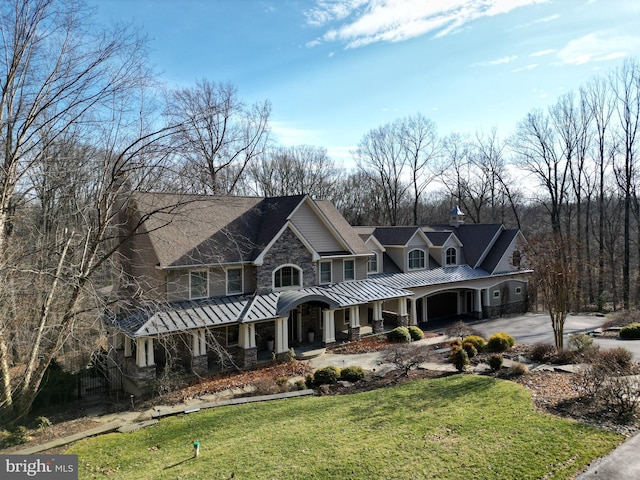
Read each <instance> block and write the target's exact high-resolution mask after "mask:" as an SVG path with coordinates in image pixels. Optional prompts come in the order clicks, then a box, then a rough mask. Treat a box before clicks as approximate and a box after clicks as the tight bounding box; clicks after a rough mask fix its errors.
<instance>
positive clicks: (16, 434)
mask: <svg viewBox="0 0 640 480" xmlns="http://www.w3.org/2000/svg"><path fill="white" fill-rule="evenodd" d="M28 441H29V435H27V427H24V426H22V425H19V426H17V427H15V428H14V429H12V430H10V431H9V435H7V436H6V437H5V439H4V447H5V448H7V447H15V446H16V445H23V444H25V443H27V442H28Z"/></svg>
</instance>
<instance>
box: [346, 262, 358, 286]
mask: <svg viewBox="0 0 640 480" xmlns="http://www.w3.org/2000/svg"><path fill="white" fill-rule="evenodd" d="M355 279H356V262H355V261H354V260H345V261H344V281H345V282H346V281H348V280H355Z"/></svg>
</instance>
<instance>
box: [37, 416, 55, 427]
mask: <svg viewBox="0 0 640 480" xmlns="http://www.w3.org/2000/svg"><path fill="white" fill-rule="evenodd" d="M33 423H34V425H35V427H36V428H39V429H40V430H46V429H47V428H49V427H50V426H51V425H52V423H51V420H49V419H48V418H47V417H38V418H36V419H35V420H34V422H33Z"/></svg>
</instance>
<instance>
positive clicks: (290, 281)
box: [273, 265, 301, 288]
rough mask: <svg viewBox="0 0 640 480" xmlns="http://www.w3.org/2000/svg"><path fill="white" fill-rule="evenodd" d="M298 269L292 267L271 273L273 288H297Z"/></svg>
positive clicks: (298, 283) (298, 281)
mask: <svg viewBox="0 0 640 480" xmlns="http://www.w3.org/2000/svg"><path fill="white" fill-rule="evenodd" d="M300 285H301V283H300V269H299V268H298V267H293V266H288V265H287V266H284V267H280V268H279V269H278V270H276V271H275V272H274V273H273V286H274V288H288V287H299V286H300Z"/></svg>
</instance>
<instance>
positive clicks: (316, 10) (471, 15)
mask: <svg viewBox="0 0 640 480" xmlns="http://www.w3.org/2000/svg"><path fill="white" fill-rule="evenodd" d="M548 1H549V0H429V1H427V0H316V5H315V7H313V8H312V9H310V10H308V11H307V12H306V13H305V14H306V17H307V23H308V24H309V25H312V26H316V27H325V26H328V25H329V24H331V26H330V27H329V29H328V30H327V31H326V32H325V33H324V34H323V35H322V36H321V37H320V39H321V40H322V41H325V42H333V41H340V42H343V43H345V44H346V46H347V48H357V47H362V46H365V45H368V44H371V43H376V42H398V41H402V40H407V39H410V38H414V37H418V36H421V35H424V34H427V33H432V34H433V35H434V36H435V37H441V36H444V35H449V34H451V33H454V32H456V31H458V30H459V29H460V28H462V27H464V26H465V25H466V24H468V23H469V22H472V21H473V20H476V19H478V18H482V17H487V16H495V15H502V14H505V13H508V12H510V11H512V10H515V9H517V8H522V7H526V6H529V5H533V4H538V3H546V2H548ZM548 18H551V17H548ZM541 21H546V19H542V20H541ZM316 44H317V41H314V42H311V43H309V44H308V45H309V46H314V45H316Z"/></svg>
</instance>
